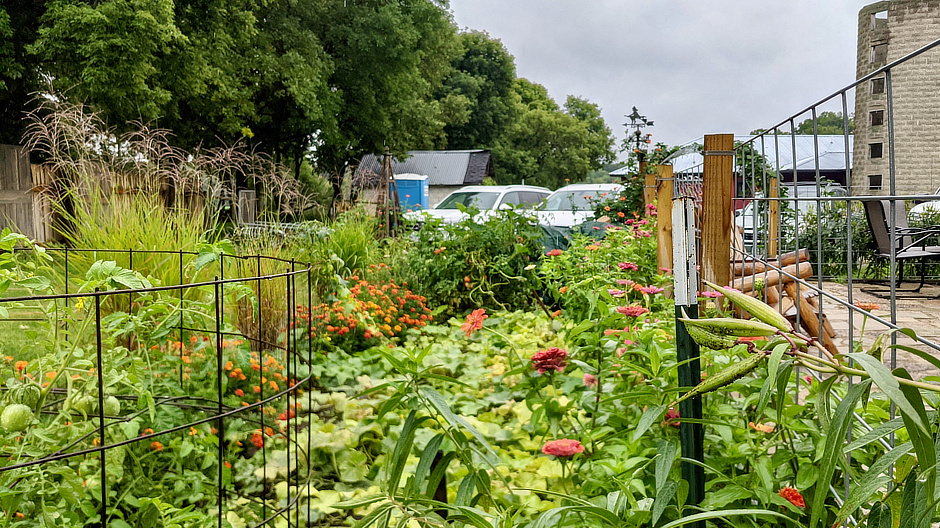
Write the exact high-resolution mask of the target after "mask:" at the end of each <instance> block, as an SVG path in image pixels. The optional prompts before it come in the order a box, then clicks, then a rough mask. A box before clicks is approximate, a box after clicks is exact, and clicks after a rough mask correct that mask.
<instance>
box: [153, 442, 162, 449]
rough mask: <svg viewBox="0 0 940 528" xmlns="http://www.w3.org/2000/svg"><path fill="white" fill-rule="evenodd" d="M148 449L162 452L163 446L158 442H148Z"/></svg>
mask: <svg viewBox="0 0 940 528" xmlns="http://www.w3.org/2000/svg"><path fill="white" fill-rule="evenodd" d="M150 449H152V450H154V451H163V444H161V443H160V442H150Z"/></svg>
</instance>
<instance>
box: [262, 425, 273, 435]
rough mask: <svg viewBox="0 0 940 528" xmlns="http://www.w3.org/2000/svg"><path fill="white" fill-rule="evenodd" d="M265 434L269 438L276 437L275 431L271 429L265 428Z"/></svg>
mask: <svg viewBox="0 0 940 528" xmlns="http://www.w3.org/2000/svg"><path fill="white" fill-rule="evenodd" d="M264 434H266V435H268V436H274V429H271V428H270V427H265V428H264Z"/></svg>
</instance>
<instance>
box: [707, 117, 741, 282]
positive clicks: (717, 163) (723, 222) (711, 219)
mask: <svg viewBox="0 0 940 528" xmlns="http://www.w3.org/2000/svg"><path fill="white" fill-rule="evenodd" d="M733 149H734V135H733V134H710V135H707V136H705V148H704V151H703V154H704V155H705V164H704V167H703V179H704V191H703V196H702V210H703V211H704V218H703V219H702V220H703V221H702V278H703V279H705V280H709V281H711V282H713V283H715V284H718V285H721V286H726V285H727V284H728V282H729V281H730V280H731V261H730V259H729V258H728V251H729V248H730V247H731V226H732V223H733V222H732V219H733V218H734V216H733V213H732V198H733V197H734V172H733V169H734V153H733V152H732V151H733Z"/></svg>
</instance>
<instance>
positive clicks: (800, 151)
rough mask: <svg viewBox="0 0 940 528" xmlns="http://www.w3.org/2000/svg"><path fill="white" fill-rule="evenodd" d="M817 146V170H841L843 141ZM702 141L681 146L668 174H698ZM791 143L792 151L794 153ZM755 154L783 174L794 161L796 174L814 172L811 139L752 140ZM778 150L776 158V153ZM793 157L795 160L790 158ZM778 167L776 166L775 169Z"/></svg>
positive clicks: (826, 138) (831, 139)
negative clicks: (761, 155) (699, 147)
mask: <svg viewBox="0 0 940 528" xmlns="http://www.w3.org/2000/svg"><path fill="white" fill-rule="evenodd" d="M752 137H753V136H735V137H734V140H735V142H738V141H741V142H744V141H747V140H749V139H751V138H752ZM817 137H818V143H819V170H821V171H825V170H845V138H844V137H843V136H841V135H820V136H817ZM703 140H704V138H699V139H697V140H696V141H692V142H690V143H688V144H686V145H684V146H683V148H682V149H680V151H679V152H677V153H676V155H674V157H672V158H670V159H669V160H668V162H670V163H672V171H673V172H674V173H675V172H701V166H702V163H703V162H704V158H703V157H702V155H701V154H700V153H699V152H698V149H697V148H696V145H701V144H702V143H703ZM854 140H855V136H852V135H850V136H849V168H850V169H851V165H852V147H853V145H854ZM794 142H795V143H796V149H795V150H794ZM753 144H754V147H755V148H756V149H757V150H761V149H763V154H764V157H765V158H766V159H767V162H768V163H769V164H770V166H771V167H776V168H777V170H778V171H780V172H784V171H788V170H793V164H794V158H795V159H796V170H797V171H814V170H815V169H816V162H815V159H816V147H815V145H814V142H813V136H812V135H804V134H797V135H794V136H791V135H781V136H777V137H776V141H775V140H774V136H765V137H764V139H763V142H762V141H761V140H760V139H756V140H754V142H753ZM777 146H779V147H780V148H779V158H778V152H777ZM794 154H795V156H794ZM778 163H779V165H777V164H778Z"/></svg>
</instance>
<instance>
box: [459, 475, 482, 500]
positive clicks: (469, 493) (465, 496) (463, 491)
mask: <svg viewBox="0 0 940 528" xmlns="http://www.w3.org/2000/svg"><path fill="white" fill-rule="evenodd" d="M476 482H477V476H476V473H469V474H467V475H466V476H465V477H464V478H463V480H461V481H460V486H458V487H457V499H456V500H454V504H455V505H457V506H467V505H469V504H470V499H471V498H473V490H474V488H475V487H476Z"/></svg>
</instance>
